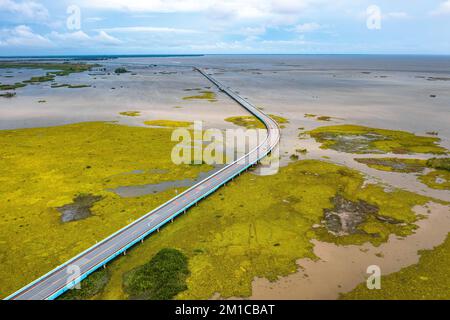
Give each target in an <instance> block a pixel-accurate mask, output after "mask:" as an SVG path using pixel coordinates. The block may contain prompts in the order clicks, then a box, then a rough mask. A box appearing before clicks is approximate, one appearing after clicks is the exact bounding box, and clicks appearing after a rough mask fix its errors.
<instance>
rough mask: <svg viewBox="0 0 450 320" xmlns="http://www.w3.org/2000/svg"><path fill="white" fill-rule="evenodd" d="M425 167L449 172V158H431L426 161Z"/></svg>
mask: <svg viewBox="0 0 450 320" xmlns="http://www.w3.org/2000/svg"><path fill="white" fill-rule="evenodd" d="M427 167H429V168H433V169H439V170H447V171H450V158H431V159H428V160H427Z"/></svg>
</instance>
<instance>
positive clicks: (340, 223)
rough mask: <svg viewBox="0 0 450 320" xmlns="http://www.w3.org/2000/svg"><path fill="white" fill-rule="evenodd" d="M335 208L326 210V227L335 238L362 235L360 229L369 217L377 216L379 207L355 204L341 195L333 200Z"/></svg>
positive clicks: (364, 203) (361, 203) (363, 203)
mask: <svg viewBox="0 0 450 320" xmlns="http://www.w3.org/2000/svg"><path fill="white" fill-rule="evenodd" d="M333 204H334V208H332V209H325V210H324V221H323V223H324V225H325V227H326V228H327V230H328V231H329V232H330V233H332V234H333V235H335V236H343V235H349V234H356V233H361V232H362V231H361V230H359V229H358V227H359V226H360V225H361V224H363V223H364V222H366V220H367V217H368V215H377V214H378V211H379V209H378V207H377V206H374V205H371V204H369V203H367V202H365V201H362V200H358V201H357V202H353V201H350V200H347V199H345V198H344V197H343V196H341V195H337V196H335V197H334V198H333Z"/></svg>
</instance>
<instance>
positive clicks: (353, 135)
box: [308, 125, 448, 154]
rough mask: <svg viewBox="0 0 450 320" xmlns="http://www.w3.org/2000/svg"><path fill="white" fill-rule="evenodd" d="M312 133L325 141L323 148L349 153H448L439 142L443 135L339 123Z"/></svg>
mask: <svg viewBox="0 0 450 320" xmlns="http://www.w3.org/2000/svg"><path fill="white" fill-rule="evenodd" d="M308 133H309V134H310V135H311V137H313V138H315V139H316V140H317V141H318V142H320V143H321V144H322V146H321V147H322V148H323V149H333V150H336V151H341V152H347V153H380V154H382V153H396V154H410V153H432V154H446V153H448V151H447V150H446V149H445V148H443V147H440V146H439V145H437V143H438V142H439V141H440V139H439V138H436V137H423V136H417V135H415V134H412V133H409V132H405V131H397V130H387V129H378V128H368V127H363V126H357V125H336V126H325V127H319V128H316V129H314V130H311V131H309V132H308Z"/></svg>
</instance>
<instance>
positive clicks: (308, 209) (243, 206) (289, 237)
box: [99, 160, 430, 299]
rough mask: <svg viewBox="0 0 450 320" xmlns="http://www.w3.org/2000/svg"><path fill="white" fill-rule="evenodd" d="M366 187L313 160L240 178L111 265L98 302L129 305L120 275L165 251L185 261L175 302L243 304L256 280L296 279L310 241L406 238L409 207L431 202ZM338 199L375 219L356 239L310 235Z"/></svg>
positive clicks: (346, 172) (349, 173)
mask: <svg viewBox="0 0 450 320" xmlns="http://www.w3.org/2000/svg"><path fill="white" fill-rule="evenodd" d="M363 185H364V177H363V175H362V174H361V173H359V172H357V171H354V170H351V169H348V168H346V167H343V166H338V165H334V164H330V163H326V162H322V161H317V160H305V161H296V162H294V163H291V164H289V165H288V166H286V167H283V168H281V169H280V172H279V173H278V174H277V175H273V176H254V175H250V174H245V175H241V176H240V177H239V178H238V179H235V181H234V182H229V183H228V184H227V187H226V188H222V189H220V190H219V191H217V192H216V193H214V194H212V195H211V196H210V197H208V198H207V199H205V200H203V201H202V202H201V204H200V205H199V206H198V207H194V208H192V209H191V210H189V211H188V213H187V214H185V215H182V216H180V217H179V218H177V219H176V221H175V222H174V223H173V224H169V225H166V226H165V227H164V229H162V230H161V232H160V233H158V234H155V235H153V236H152V238H151V239H150V240H148V241H145V242H144V243H143V244H141V245H139V246H137V247H135V248H134V249H133V250H132V251H130V252H128V254H127V256H124V257H121V258H120V259H117V260H115V261H114V262H113V263H111V264H110V265H109V266H108V268H109V269H110V271H111V274H112V276H111V281H110V282H109V283H108V285H107V287H106V288H105V290H104V292H103V293H102V294H101V295H100V296H99V298H101V299H125V298H127V294H126V292H124V290H123V274H125V273H127V272H129V271H130V270H134V269H135V268H137V267H139V266H141V265H143V264H145V263H147V262H148V259H149V257H152V256H154V255H155V254H156V253H157V252H159V251H160V250H161V249H163V248H177V249H178V250H180V251H181V252H183V253H184V254H185V255H186V256H187V258H188V259H189V270H190V272H191V273H190V275H189V276H188V278H187V287H188V289H187V290H186V291H183V292H181V293H179V294H178V295H177V296H176V297H175V298H176V299H208V298H211V297H212V296H213V295H214V294H215V293H219V294H220V295H221V297H224V298H227V297H247V296H249V295H251V284H252V281H253V279H254V277H265V278H268V279H270V280H276V279H277V278H278V277H279V276H286V275H289V274H291V273H294V272H296V271H297V264H296V260H298V259H300V258H314V255H313V245H312V243H311V242H310V241H311V239H314V238H317V237H319V238H320V239H324V240H326V241H332V242H336V243H339V242H346V243H355V244H358V243H362V242H367V241H370V242H372V243H374V244H377V245H378V244H381V243H383V242H385V241H387V239H388V237H389V235H390V234H396V235H398V236H404V235H408V234H411V232H413V230H414V226H415V224H414V222H415V221H416V219H417V217H416V214H415V213H414V211H413V207H414V206H416V205H424V204H425V203H427V202H429V200H430V199H429V198H427V197H423V196H419V195H416V194H413V193H410V192H407V191H402V190H395V191H393V192H385V191H384V187H383V186H378V185H366V186H363ZM243 195H245V196H244V197H243ZM337 195H339V196H341V197H342V198H345V199H347V201H352V202H355V203H359V201H364V203H367V204H370V205H372V206H376V208H377V214H376V215H370V216H368V218H367V219H366V220H365V221H363V222H362V223H361V224H359V225H358V227H357V230H361V232H359V233H357V234H352V235H350V236H346V237H339V236H334V235H332V234H330V233H329V232H328V231H327V230H326V229H324V228H323V227H321V228H319V229H316V228H314V226H315V225H322V221H323V220H324V215H325V213H326V210H327V209H332V208H334V206H335V204H334V203H333V199H335V198H336V196H337ZM393 222H399V223H395V224H394V223H393ZM321 230H324V231H325V236H323V237H322V234H321ZM180 239H183V241H180ZM344 240H345V241H344Z"/></svg>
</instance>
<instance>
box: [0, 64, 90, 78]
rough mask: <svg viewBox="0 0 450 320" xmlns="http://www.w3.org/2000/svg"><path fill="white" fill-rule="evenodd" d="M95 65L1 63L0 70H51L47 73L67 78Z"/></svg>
mask: <svg viewBox="0 0 450 320" xmlns="http://www.w3.org/2000/svg"><path fill="white" fill-rule="evenodd" d="M97 66H98V65H96V64H85V63H68V62H65V63H46V62H26V61H25V62H22V61H3V62H1V63H0V69H22V68H27V69H43V70H51V71H49V73H51V74H54V75H57V76H67V75H69V74H71V73H77V72H84V71H88V70H91V69H92V68H93V67H97Z"/></svg>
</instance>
